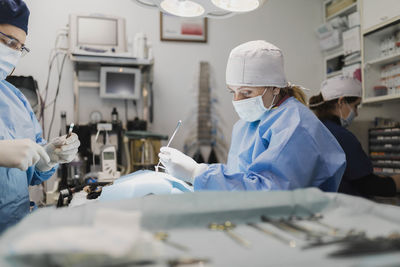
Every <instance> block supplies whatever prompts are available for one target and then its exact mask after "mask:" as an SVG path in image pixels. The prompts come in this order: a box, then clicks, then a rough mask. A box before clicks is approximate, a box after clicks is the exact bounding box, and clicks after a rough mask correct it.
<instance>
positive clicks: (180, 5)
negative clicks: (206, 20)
mask: <svg viewBox="0 0 400 267" xmlns="http://www.w3.org/2000/svg"><path fill="white" fill-rule="evenodd" d="M160 6H161V8H162V9H164V10H165V11H166V12H168V13H170V14H172V15H175V16H179V17H199V16H201V15H202V14H203V13H204V8H203V7H202V6H201V5H200V4H198V3H196V2H193V1H190V0H164V1H162V2H161V4H160Z"/></svg>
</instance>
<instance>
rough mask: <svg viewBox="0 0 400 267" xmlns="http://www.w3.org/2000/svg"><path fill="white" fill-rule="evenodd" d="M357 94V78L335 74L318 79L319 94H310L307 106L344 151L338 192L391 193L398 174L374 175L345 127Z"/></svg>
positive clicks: (398, 181)
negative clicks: (319, 82)
mask: <svg viewBox="0 0 400 267" xmlns="http://www.w3.org/2000/svg"><path fill="white" fill-rule="evenodd" d="M361 95H362V87H361V83H360V82H359V81H358V80H357V79H354V78H351V77H345V76H337V77H333V78H331V79H328V80H326V81H324V82H323V83H322V85H321V92H320V94H318V95H316V96H313V97H311V98H310V101H309V106H310V108H311V110H313V111H314V112H315V114H316V115H317V117H318V118H319V119H320V120H321V121H322V122H323V123H324V125H325V126H326V127H327V128H328V129H329V131H330V132H331V133H332V134H333V135H334V136H335V137H336V139H337V140H338V142H339V144H340V145H341V146H342V148H343V150H344V152H345V153H346V161H347V166H346V170H345V172H344V175H343V178H342V181H341V183H340V186H339V192H341V193H345V194H350V195H355V196H363V197H371V196H386V197H387V196H395V195H396V192H399V191H400V175H395V176H393V177H381V176H378V175H375V174H374V173H373V168H372V164H371V161H370V159H369V158H368V156H367V155H366V154H365V152H364V151H363V149H362V147H361V144H360V142H359V141H358V140H357V138H356V137H355V136H354V135H353V134H352V133H351V132H350V131H349V130H347V129H346V127H347V126H348V125H349V124H350V123H351V122H352V121H353V119H354V118H355V117H356V116H357V115H358V112H357V107H358V105H360V103H361Z"/></svg>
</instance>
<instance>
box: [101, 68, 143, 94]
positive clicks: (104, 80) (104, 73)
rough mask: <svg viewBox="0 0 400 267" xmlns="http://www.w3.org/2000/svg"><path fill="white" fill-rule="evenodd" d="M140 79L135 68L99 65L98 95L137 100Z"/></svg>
mask: <svg viewBox="0 0 400 267" xmlns="http://www.w3.org/2000/svg"><path fill="white" fill-rule="evenodd" d="M141 80H142V79H141V72H140V69H137V68H122V67H101V70H100V97H102V98H119V99H135V100H139V99H140V98H141Z"/></svg>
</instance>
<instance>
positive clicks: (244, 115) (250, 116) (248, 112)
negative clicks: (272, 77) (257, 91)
mask: <svg viewBox="0 0 400 267" xmlns="http://www.w3.org/2000/svg"><path fill="white" fill-rule="evenodd" d="M266 91H267V89H265V90H264V93H263V94H262V95H259V96H256V97H252V98H247V99H243V100H238V101H232V104H233V107H234V108H235V110H236V112H237V114H238V115H239V117H240V118H241V119H242V120H245V121H248V122H253V121H257V120H259V119H260V118H261V117H262V115H264V113H265V112H267V111H270V110H271V109H272V107H273V106H274V101H275V97H276V95H274V98H273V99H272V103H271V105H270V106H269V108H266V107H264V102H263V99H262V97H263V96H264V94H265V92H266Z"/></svg>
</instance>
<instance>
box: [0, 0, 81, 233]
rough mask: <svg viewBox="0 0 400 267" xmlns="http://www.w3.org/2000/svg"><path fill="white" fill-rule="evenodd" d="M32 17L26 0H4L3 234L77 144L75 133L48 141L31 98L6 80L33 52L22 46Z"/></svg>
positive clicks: (0, 62)
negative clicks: (34, 187)
mask: <svg viewBox="0 0 400 267" xmlns="http://www.w3.org/2000/svg"><path fill="white" fill-rule="evenodd" d="M28 18H29V10H28V8H27V6H26V5H25V3H24V2H23V1H20V0H0V233H2V232H3V231H4V230H5V229H6V228H7V227H9V226H11V225H14V224H16V223H17V222H18V221H19V220H21V219H22V218H23V217H24V216H25V215H27V214H28V213H29V209H30V205H29V204H30V201H29V192H28V186H29V185H37V184H40V183H41V182H43V181H45V180H47V179H49V178H50V177H51V176H52V175H53V173H54V172H55V169H56V167H57V164H58V163H66V162H70V161H71V160H72V159H73V158H74V157H75V155H76V153H77V151H78V150H77V149H78V147H79V140H78V137H77V136H76V135H75V134H73V135H71V136H70V137H69V138H66V136H62V137H57V138H54V139H53V140H52V141H51V142H49V143H48V144H47V145H45V144H46V142H45V140H44V139H43V138H42V130H41V127H40V125H39V123H38V121H37V119H36V117H35V115H34V113H33V112H32V108H31V107H30V105H29V103H28V101H27V99H26V98H25V97H24V96H23V94H22V93H21V92H20V91H19V90H18V89H17V88H15V87H14V86H13V85H11V84H10V83H8V82H7V81H6V80H5V78H6V77H7V76H8V75H9V74H10V73H11V72H12V71H13V69H14V68H15V66H16V64H17V62H18V60H19V58H20V57H21V56H22V55H24V54H26V53H27V52H28V51H29V49H27V48H26V47H25V45H24V42H25V39H26V35H27V33H28Z"/></svg>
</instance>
